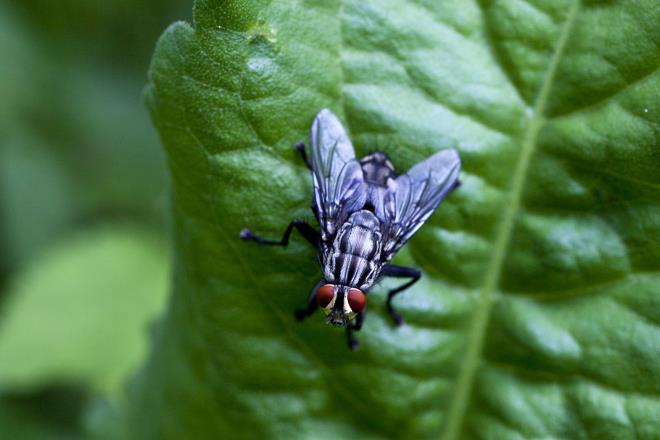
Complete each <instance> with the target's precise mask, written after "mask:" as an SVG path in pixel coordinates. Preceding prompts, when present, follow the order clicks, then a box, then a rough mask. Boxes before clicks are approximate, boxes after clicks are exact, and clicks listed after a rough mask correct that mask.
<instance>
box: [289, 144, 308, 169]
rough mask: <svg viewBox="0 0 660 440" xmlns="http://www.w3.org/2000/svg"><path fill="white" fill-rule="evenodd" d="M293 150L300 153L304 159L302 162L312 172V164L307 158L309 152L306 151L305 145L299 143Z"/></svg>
mask: <svg viewBox="0 0 660 440" xmlns="http://www.w3.org/2000/svg"><path fill="white" fill-rule="evenodd" d="M293 149H294V150H296V151H297V152H298V153H300V156H301V157H302V160H304V161H305V164H306V165H307V168H309V170H310V171H312V163H311V162H310V161H309V158H308V157H307V152H306V151H305V143H304V142H298V143H297V144H295V145H294V146H293Z"/></svg>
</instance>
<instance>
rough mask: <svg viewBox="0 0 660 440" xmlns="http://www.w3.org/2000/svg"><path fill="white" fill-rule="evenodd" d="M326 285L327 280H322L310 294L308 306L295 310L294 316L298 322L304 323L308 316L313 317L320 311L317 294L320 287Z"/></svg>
mask: <svg viewBox="0 0 660 440" xmlns="http://www.w3.org/2000/svg"><path fill="white" fill-rule="evenodd" d="M324 284H325V280H321V281H319V282H318V283H316V286H314V288H313V289H312V291H311V292H310V294H309V297H307V305H306V306H305V308H304V309H296V310H294V312H293V316H294V317H295V318H296V320H297V321H302V320H303V319H305V318H307V317H308V316H312V313H314V312H315V311H316V309H318V307H319V305H318V303H317V302H316V292H318V290H319V287H321V286H322V285H324Z"/></svg>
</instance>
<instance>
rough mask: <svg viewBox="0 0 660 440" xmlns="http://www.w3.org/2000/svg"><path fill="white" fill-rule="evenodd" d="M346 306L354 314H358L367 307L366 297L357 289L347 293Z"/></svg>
mask: <svg viewBox="0 0 660 440" xmlns="http://www.w3.org/2000/svg"><path fill="white" fill-rule="evenodd" d="M348 305H349V306H351V310H353V311H354V312H355V313H360V312H361V311H362V310H364V307H365V306H366V305H367V296H366V295H365V294H364V293H362V291H361V290H359V289H351V290H349V291H348Z"/></svg>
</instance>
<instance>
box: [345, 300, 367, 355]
mask: <svg viewBox="0 0 660 440" xmlns="http://www.w3.org/2000/svg"><path fill="white" fill-rule="evenodd" d="M366 313H367V312H366V311H364V310H363V311H361V312H360V313H358V314H357V317H356V318H355V322H351V323H350V324H348V327H346V338H347V339H348V348H350V349H351V351H355V350H357V349H358V348H359V347H360V341H358V340H357V338H356V337H355V335H353V332H359V331H360V329H361V328H362V324H364V316H365V314H366Z"/></svg>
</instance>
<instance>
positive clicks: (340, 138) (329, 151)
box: [310, 109, 367, 240]
mask: <svg viewBox="0 0 660 440" xmlns="http://www.w3.org/2000/svg"><path fill="white" fill-rule="evenodd" d="M310 138H311V139H310V141H311V150H312V151H311V152H312V171H313V175H314V198H315V201H316V207H317V210H318V219H319V222H320V223H321V229H322V235H323V239H324V240H325V239H327V238H328V237H329V236H333V235H334V234H335V232H336V231H337V228H338V227H339V226H341V224H342V223H344V221H345V220H346V218H348V216H349V215H350V214H351V213H352V212H354V211H357V210H358V209H360V208H362V206H364V203H365V201H366V197H367V196H366V192H365V191H364V189H365V188H364V176H363V174H362V168H361V167H360V163H359V162H358V161H357V160H356V159H355V151H354V150H353V145H352V144H351V141H350V140H349V139H348V136H347V135H346V130H344V127H342V125H341V122H339V119H337V117H336V116H335V115H334V114H333V113H332V112H331V111H330V110H327V109H324V110H321V111H320V112H319V113H318V114H317V115H316V118H314V122H313V124H312V129H311V134H310Z"/></svg>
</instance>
